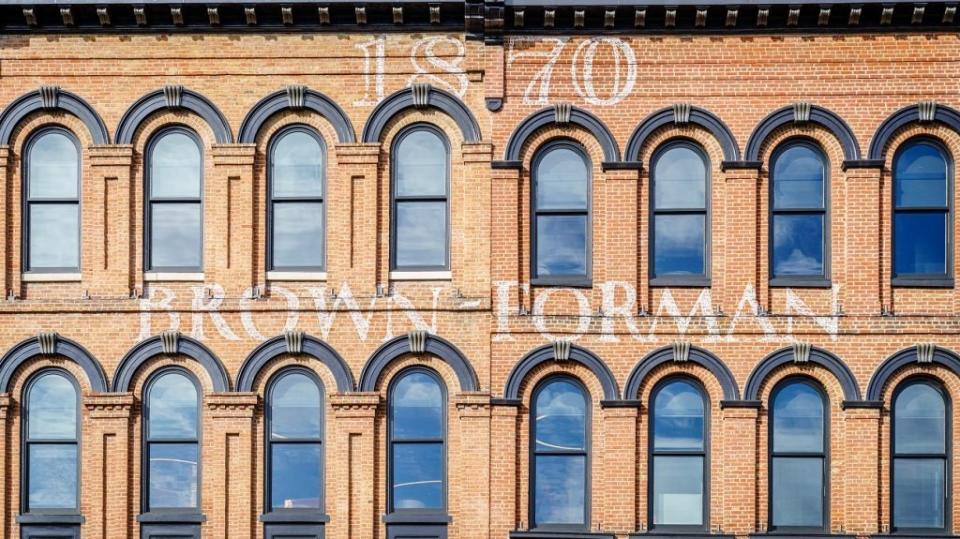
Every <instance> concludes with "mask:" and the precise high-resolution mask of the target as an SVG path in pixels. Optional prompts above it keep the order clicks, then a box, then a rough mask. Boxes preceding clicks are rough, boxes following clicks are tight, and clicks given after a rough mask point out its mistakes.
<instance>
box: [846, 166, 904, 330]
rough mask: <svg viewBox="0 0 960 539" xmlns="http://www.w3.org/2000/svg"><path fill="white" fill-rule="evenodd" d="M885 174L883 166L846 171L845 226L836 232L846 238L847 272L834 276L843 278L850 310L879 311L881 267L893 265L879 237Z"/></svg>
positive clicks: (857, 312)
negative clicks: (882, 187) (881, 190)
mask: <svg viewBox="0 0 960 539" xmlns="http://www.w3.org/2000/svg"><path fill="white" fill-rule="evenodd" d="M882 174H883V168H882V167H873V168H847V170H846V172H845V180H846V181H845V182H844V191H843V193H844V198H845V200H844V201H843V207H844V208H845V211H846V216H845V217H846V219H845V227H846V230H835V231H834V232H833V233H834V234H843V237H844V238H846V249H847V252H846V257H845V260H844V265H845V269H846V274H845V275H842V276H841V275H837V276H835V277H834V280H839V279H841V278H842V279H843V289H842V290H841V294H842V297H843V309H844V311H845V312H846V313H847V314H867V315H873V316H875V315H877V314H880V307H881V303H880V302H881V298H882V296H883V288H884V287H883V286H882V283H883V277H882V272H881V271H880V268H881V265H883V264H886V265H887V266H889V265H890V255H889V254H887V253H884V252H883V249H882V247H881V241H880V230H881V228H882V225H883V223H882V221H883V219H884V218H885V217H884V215H883V214H881V211H882V210H881V208H882V207H884V206H885V205H884V204H882V203H881V193H880V187H881V175H882ZM834 207H836V205H835V206H834ZM833 221H834V222H836V219H833ZM834 256H835V257H836V255H834Z"/></svg>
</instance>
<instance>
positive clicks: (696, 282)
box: [650, 275, 710, 288]
mask: <svg viewBox="0 0 960 539" xmlns="http://www.w3.org/2000/svg"><path fill="white" fill-rule="evenodd" d="M650 286H654V287H669V286H675V287H682V288H709V287H710V279H709V278H707V277H704V276H702V275H699V276H698V275H691V276H681V275H676V276H664V277H651V278H650Z"/></svg>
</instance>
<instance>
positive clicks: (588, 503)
mask: <svg viewBox="0 0 960 539" xmlns="http://www.w3.org/2000/svg"><path fill="white" fill-rule="evenodd" d="M557 381H564V382H568V383H570V384H573V385H575V386H576V387H577V388H579V389H580V392H581V394H582V395H583V400H584V415H585V417H584V424H583V428H584V433H583V434H584V438H583V439H584V449H583V451H563V452H557V451H554V452H542V453H538V452H537V422H536V419H535V417H536V413H537V397H539V396H540V393H541V392H542V391H543V389H544V388H545V387H547V386H549V385H550V384H551V383H553V382H557ZM592 412H593V397H592V396H591V394H590V390H589V389H588V388H587V386H586V384H584V383H583V382H582V381H581V380H580V379H579V378H576V377H574V376H572V375H569V374H565V373H556V374H551V375H549V376H546V377H544V378H543V379H542V380H540V381H539V382H537V385H536V387H535V388H534V389H533V393H531V395H530V407H529V415H528V417H529V418H530V419H529V422H530V426H529V428H530V449H529V451H528V463H527V470H528V473H527V475H528V477H529V478H530V479H529V485H528V487H527V488H528V489H529V490H528V496H527V505H528V507H527V511H528V520H529V522H530V530H531V531H537V532H569V533H576V532H589V531H590V523H591V509H592V505H593V503H592V501H593V497H592V496H591V488H592V476H593V474H592V473H591V471H592V470H591V466H593V458H592V456H593V455H592V453H593V451H592V450H593V421H592V417H593V413H592ZM538 454H544V455H570V456H580V455H582V456H583V457H584V468H583V474H584V481H583V505H584V508H583V521H584V522H583V524H537V522H536V507H537V471H536V470H537V455H538Z"/></svg>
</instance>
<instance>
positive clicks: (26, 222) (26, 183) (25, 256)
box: [20, 124, 83, 273]
mask: <svg viewBox="0 0 960 539" xmlns="http://www.w3.org/2000/svg"><path fill="white" fill-rule="evenodd" d="M51 133H59V134H61V135H64V136H65V137H67V139H69V140H70V142H72V143H73V145H74V147H75V148H76V150H77V178H76V179H77V196H76V198H69V197H63V198H39V199H37V200H31V198H30V179H31V178H30V158H31V156H30V152H31V151H33V146H34V145H35V144H36V143H37V141H38V140H40V139H41V138H43V136H44V135H48V134H51ZM20 203H21V208H20V225H21V226H20V229H21V230H20V252H21V260H20V267H21V271H23V272H24V273H78V272H79V271H80V268H81V266H82V265H83V233H82V232H81V230H82V229H83V148H82V146H81V145H80V140H79V139H78V138H77V136H76V135H75V134H74V133H73V131H70V130H69V129H67V128H66V127H63V126H60V125H55V124H53V125H45V126H43V127H40V128H39V129H37V130H36V131H34V132H33V133H31V134H30V137H29V138H28V139H27V142H26V144H24V146H23V163H22V165H21V185H20ZM35 205H38V206H67V205H70V206H73V205H76V206H77V231H76V232H77V265H76V266H69V267H67V266H65V267H50V268H33V267H31V266H30V234H31V227H30V214H31V211H30V210H31V207H32V206H35Z"/></svg>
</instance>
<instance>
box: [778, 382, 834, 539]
mask: <svg viewBox="0 0 960 539" xmlns="http://www.w3.org/2000/svg"><path fill="white" fill-rule="evenodd" d="M771 402H772V404H771V408H772V410H773V414H772V415H773V418H772V420H771V421H770V509H769V513H770V529H771V530H790V531H804V530H806V531H811V532H817V531H819V532H822V531H824V530H826V527H827V497H826V493H827V492H828V491H829V488H830V487H829V482H828V477H829V475H828V470H827V469H826V463H827V416H826V396H825V395H824V393H823V391H822V390H821V389H820V388H819V387H818V386H817V385H815V384H814V382H812V381H810V380H806V379H803V378H790V379H787V380H786V381H784V382H781V383H780V384H779V385H778V386H777V387H776V388H775V389H774V391H773V395H772V397H771Z"/></svg>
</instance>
